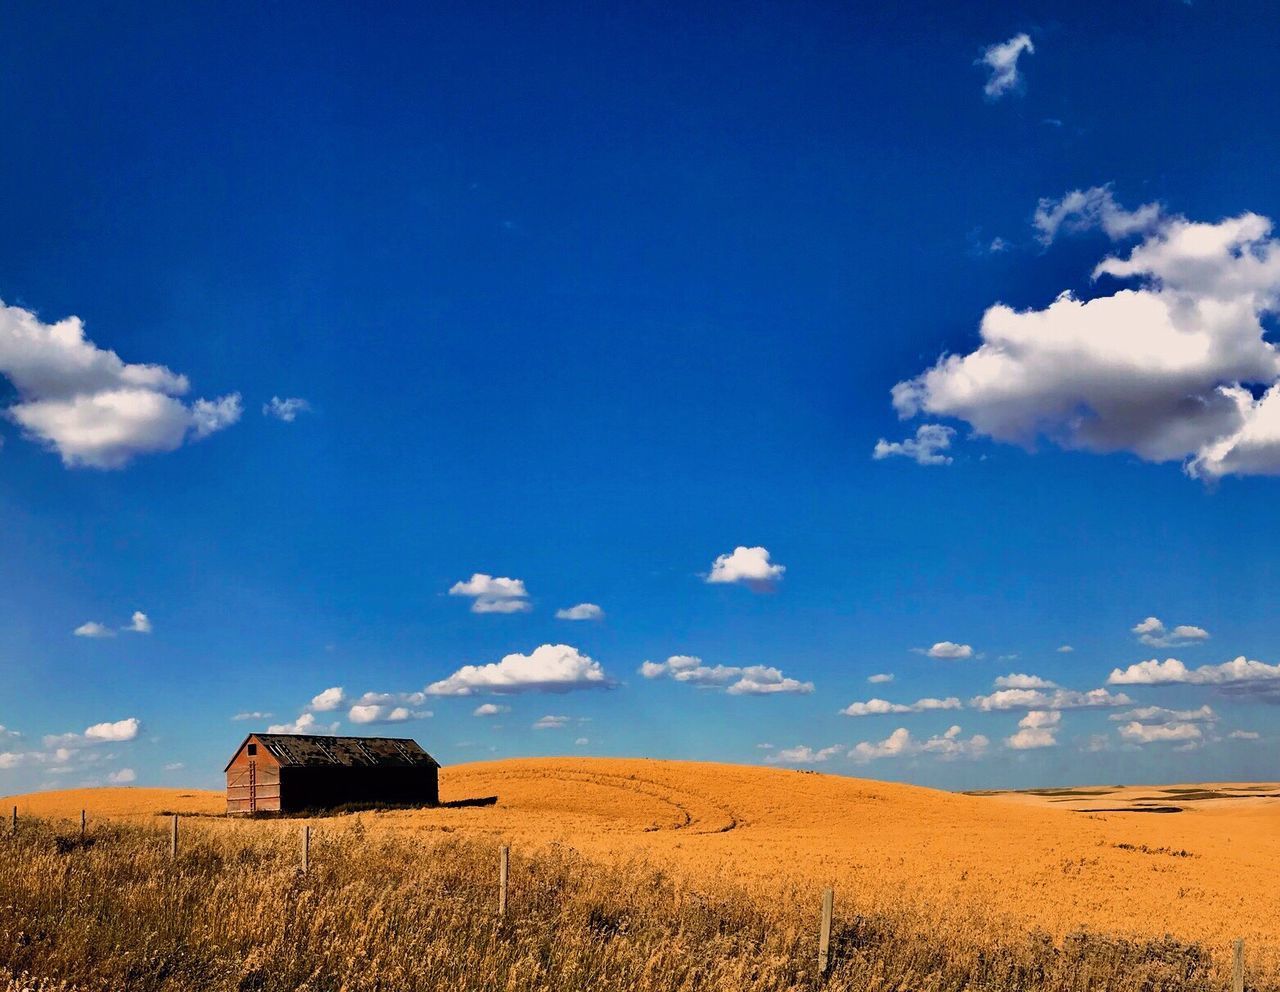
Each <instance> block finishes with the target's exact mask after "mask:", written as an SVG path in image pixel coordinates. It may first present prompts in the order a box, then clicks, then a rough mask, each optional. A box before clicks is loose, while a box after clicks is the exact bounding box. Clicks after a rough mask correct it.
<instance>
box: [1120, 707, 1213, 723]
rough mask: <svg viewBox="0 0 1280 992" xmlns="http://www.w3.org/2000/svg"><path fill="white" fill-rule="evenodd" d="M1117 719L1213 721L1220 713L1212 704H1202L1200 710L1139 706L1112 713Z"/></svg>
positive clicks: (1160, 721) (1168, 721)
mask: <svg viewBox="0 0 1280 992" xmlns="http://www.w3.org/2000/svg"><path fill="white" fill-rule="evenodd" d="M1109 719H1111V720H1117V721H1126V720H1127V721H1134V720H1137V721H1139V722H1141V723H1212V722H1213V721H1215V720H1217V719H1218V714H1217V713H1215V712H1214V711H1213V708H1212V707H1211V706H1207V705H1206V706H1201V707H1200V708H1199V709H1198V710H1167V709H1165V708H1164V707H1163V706H1139V707H1138V708H1137V709H1132V710H1125V712H1123V713H1112V714H1111V716H1110V717H1109Z"/></svg>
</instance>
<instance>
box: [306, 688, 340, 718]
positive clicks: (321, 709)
mask: <svg viewBox="0 0 1280 992" xmlns="http://www.w3.org/2000/svg"><path fill="white" fill-rule="evenodd" d="M346 701H347V694H346V692H345V691H344V690H343V688H342V686H340V685H335V686H332V687H330V688H328V689H325V690H324V691H323V692H320V693H317V694H316V695H315V696H313V697H312V698H311V703H310V704H309V706H308V708H309V709H311V710H314V711H315V712H317V713H329V712H331V711H333V710H336V709H337V708H338V707H340V706H342V705H343V704H344V703H345V702H346Z"/></svg>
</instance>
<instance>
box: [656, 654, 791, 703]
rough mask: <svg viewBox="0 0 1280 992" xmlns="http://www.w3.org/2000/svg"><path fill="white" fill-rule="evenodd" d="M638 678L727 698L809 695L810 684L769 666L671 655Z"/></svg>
mask: <svg viewBox="0 0 1280 992" xmlns="http://www.w3.org/2000/svg"><path fill="white" fill-rule="evenodd" d="M640 674H641V675H643V676H644V677H645V678H647V679H658V678H662V677H664V676H669V677H670V678H672V679H673V680H675V681H676V682H683V683H686V684H688V685H694V686H698V687H700V688H711V689H724V690H725V692H727V693H729V694H730V695H731V696H767V695H773V694H776V693H810V692H813V683H812V682H800V681H799V680H797V679H793V678H788V677H787V676H785V675H783V674H782V671H781V670H780V669H777V668H773V667H771V666H769V665H745V666H738V665H704V664H703V663H702V659H701V658H697V657H694V656H693V655H685V654H676V655H672V656H671V657H670V658H668V659H667V660H666V661H663V662H655V661H646V662H645V663H644V664H642V665H641V666H640Z"/></svg>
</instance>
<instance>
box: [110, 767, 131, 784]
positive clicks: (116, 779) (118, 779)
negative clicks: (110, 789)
mask: <svg viewBox="0 0 1280 992" xmlns="http://www.w3.org/2000/svg"><path fill="white" fill-rule="evenodd" d="M107 781H108V782H110V783H111V784H112V785H128V784H129V783H130V782H136V781H138V775H137V773H136V772H135V771H134V770H133V769H132V768H121V769H120V770H119V771H117V772H112V773H111V774H110V775H108V776H107Z"/></svg>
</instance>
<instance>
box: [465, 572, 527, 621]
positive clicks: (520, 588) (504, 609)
mask: <svg viewBox="0 0 1280 992" xmlns="http://www.w3.org/2000/svg"><path fill="white" fill-rule="evenodd" d="M449 595H450V596H469V597H470V598H471V612H472V613H527V612H528V611H529V610H530V609H532V606H531V605H530V604H529V600H528V596H529V593H528V592H527V591H526V590H525V587H524V582H522V581H521V580H520V579H508V578H505V577H502V576H499V577H497V578H495V577H494V576H492V575H486V574H485V573H484V572H476V573H475V574H474V575H472V576H471V578H469V579H467V580H466V581H465V582H455V583H454V584H453V585H452V586H451V587H450V588H449Z"/></svg>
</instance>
